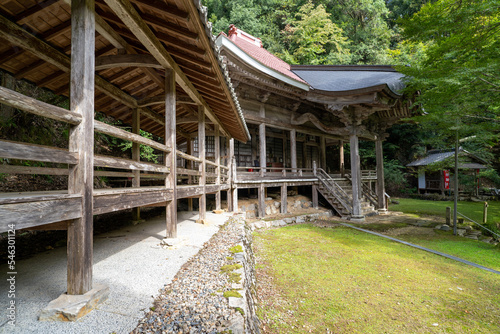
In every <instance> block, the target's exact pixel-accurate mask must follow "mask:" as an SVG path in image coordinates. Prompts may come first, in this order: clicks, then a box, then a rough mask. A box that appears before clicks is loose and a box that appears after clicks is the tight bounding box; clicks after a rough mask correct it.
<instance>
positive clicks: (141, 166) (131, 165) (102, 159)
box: [94, 155, 169, 173]
mask: <svg viewBox="0 0 500 334" xmlns="http://www.w3.org/2000/svg"><path fill="white" fill-rule="evenodd" d="M94 166H96V167H107V168H118V169H131V170H145V171H150V172H158V173H168V172H169V169H168V168H167V167H165V166H162V165H157V164H152V163H148V162H142V161H134V160H130V159H123V158H115V157H109V156H104V155H96V156H94Z"/></svg>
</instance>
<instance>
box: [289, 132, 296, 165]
mask: <svg viewBox="0 0 500 334" xmlns="http://www.w3.org/2000/svg"><path fill="white" fill-rule="evenodd" d="M290 160H291V161H290V162H291V165H292V166H291V167H292V173H297V131H295V129H292V130H290Z"/></svg>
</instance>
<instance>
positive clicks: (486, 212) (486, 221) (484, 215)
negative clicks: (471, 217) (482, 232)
mask: <svg viewBox="0 0 500 334" xmlns="http://www.w3.org/2000/svg"><path fill="white" fill-rule="evenodd" d="M487 223H488V202H484V210H483V224H487Z"/></svg>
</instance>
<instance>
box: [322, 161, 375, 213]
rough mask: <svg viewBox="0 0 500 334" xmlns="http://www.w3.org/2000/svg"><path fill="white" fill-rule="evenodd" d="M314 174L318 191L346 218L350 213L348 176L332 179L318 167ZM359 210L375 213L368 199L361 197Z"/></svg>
mask: <svg viewBox="0 0 500 334" xmlns="http://www.w3.org/2000/svg"><path fill="white" fill-rule="evenodd" d="M316 176H317V178H318V180H319V184H318V191H319V192H320V194H321V195H322V196H323V197H324V198H325V200H326V201H327V202H328V203H329V204H330V205H331V206H332V208H333V209H334V210H335V211H336V212H337V213H338V214H339V215H340V217H342V218H348V217H350V216H351V215H352V212H353V210H352V184H351V181H350V180H349V179H348V178H335V179H333V178H332V177H331V176H330V175H328V174H327V173H326V172H325V171H324V170H323V169H321V168H318V169H317V172H316ZM360 201H361V212H362V214H363V215H365V216H368V215H373V214H376V210H375V207H374V206H373V205H372V203H371V200H370V199H365V198H362V199H360Z"/></svg>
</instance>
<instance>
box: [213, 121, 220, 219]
mask: <svg viewBox="0 0 500 334" xmlns="http://www.w3.org/2000/svg"><path fill="white" fill-rule="evenodd" d="M214 130H215V131H214V132H215V137H214V146H215V152H214V153H215V163H216V164H217V167H216V174H217V178H216V180H215V184H217V185H219V186H220V172H221V170H220V164H221V163H220V134H219V126H218V125H217V124H215V125H214ZM220 202H221V196H220V189H219V190H217V192H216V193H215V209H216V210H220V209H221V203H220Z"/></svg>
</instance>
